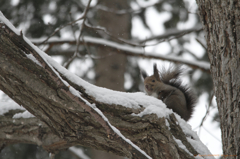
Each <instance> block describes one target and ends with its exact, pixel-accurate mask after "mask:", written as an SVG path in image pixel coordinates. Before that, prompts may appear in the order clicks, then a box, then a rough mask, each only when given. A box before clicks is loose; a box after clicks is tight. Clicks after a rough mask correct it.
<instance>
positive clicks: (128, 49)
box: [31, 36, 210, 72]
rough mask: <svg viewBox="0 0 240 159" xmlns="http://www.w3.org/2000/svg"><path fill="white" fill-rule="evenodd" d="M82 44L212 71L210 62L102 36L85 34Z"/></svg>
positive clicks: (53, 40) (53, 41) (54, 40)
mask: <svg viewBox="0 0 240 159" xmlns="http://www.w3.org/2000/svg"><path fill="white" fill-rule="evenodd" d="M31 41H32V42H33V43H34V44H36V45H39V44H41V41H42V40H41V39H31ZM64 43H69V44H76V41H75V40H74V39H59V38H51V39H49V40H48V41H47V42H46V43H45V44H50V45H59V44H64ZM80 43H81V44H84V43H86V44H88V45H94V46H96V45H99V46H104V47H110V48H113V49H117V50H121V51H119V52H117V53H120V54H125V55H128V56H134V57H142V58H149V59H159V60H167V61H170V62H173V63H181V64H186V65H188V66H190V67H192V68H194V69H201V70H203V71H206V72H210V64H209V63H208V62H205V61H190V60H186V59H183V58H180V57H176V56H166V55H160V54H159V53H158V52H146V51H144V50H143V49H142V48H140V47H133V46H130V45H126V44H119V43H116V42H112V41H109V40H105V39H102V38H96V37H89V36H83V38H82V39H80Z"/></svg>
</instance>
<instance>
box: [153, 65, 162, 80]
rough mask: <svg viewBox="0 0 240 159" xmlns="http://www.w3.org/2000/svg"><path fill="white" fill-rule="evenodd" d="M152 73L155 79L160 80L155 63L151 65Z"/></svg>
mask: <svg viewBox="0 0 240 159" xmlns="http://www.w3.org/2000/svg"><path fill="white" fill-rule="evenodd" d="M153 73H154V77H155V78H156V80H157V81H161V80H160V76H159V73H158V69H157V64H154V65H153Z"/></svg>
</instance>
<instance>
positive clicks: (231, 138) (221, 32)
mask: <svg viewBox="0 0 240 159" xmlns="http://www.w3.org/2000/svg"><path fill="white" fill-rule="evenodd" d="M197 3H198V6H199V13H200V17H201V20H202V24H203V26H204V31H205V38H206V41H207V46H208V56H209V60H210V63H211V74H212V78H213V82H214V88H215V95H216V97H217V105H218V110H219V116H220V123H221V131H222V144H223V155H224V156H225V157H226V158H231V159H232V158H240V124H239V121H240V111H239V109H240V2H239V1H238V0H221V1H215V0H213V1H212V0H197Z"/></svg>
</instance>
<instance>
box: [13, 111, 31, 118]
mask: <svg viewBox="0 0 240 159" xmlns="http://www.w3.org/2000/svg"><path fill="white" fill-rule="evenodd" d="M33 117H35V116H34V115H32V114H31V113H29V111H27V110H26V111H24V112H23V113H17V114H15V115H14V116H13V118H33Z"/></svg>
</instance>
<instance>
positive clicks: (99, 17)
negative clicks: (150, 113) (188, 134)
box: [0, 0, 220, 159]
mask: <svg viewBox="0 0 240 159" xmlns="http://www.w3.org/2000/svg"><path fill="white" fill-rule="evenodd" d="M89 2H91V3H90V6H89V8H88V10H87V11H88V12H87V14H86V16H85V17H84V18H83V19H81V20H77V19H78V18H79V17H81V15H82V14H84V10H85V9H86V6H87V5H88V3H89ZM0 10H1V12H2V13H3V14H4V15H5V16H6V18H8V19H9V20H10V21H11V22H12V23H13V25H14V26H15V27H17V28H19V29H21V30H23V33H24V34H25V35H26V36H27V37H28V38H30V39H32V41H33V42H35V44H36V45H38V46H39V47H40V49H42V50H43V51H45V52H46V53H48V54H49V55H50V56H52V57H53V58H54V59H55V60H56V61H58V62H59V63H61V64H62V65H63V66H65V67H66V68H67V69H69V70H71V71H72V72H74V73H75V74H77V75H79V76H80V77H81V78H83V79H85V80H86V81H89V82H91V83H93V84H95V85H98V86H102V87H106V88H110V89H114V90H118V91H126V92H137V91H143V84H142V79H141V76H140V70H141V69H144V70H147V72H148V73H152V72H151V71H152V65H153V63H157V64H158V65H168V62H169V61H168V62H163V61H160V60H157V59H154V58H150V59H149V58H139V57H137V56H134V55H133V56H128V55H127V54H125V51H123V50H121V49H114V48H113V47H109V46H107V45H105V46H104V45H97V44H94V43H89V42H85V41H84V40H83V37H86V36H87V37H92V38H95V39H96V38H98V39H104V40H107V41H111V42H115V43H117V44H120V45H121V46H125V45H126V46H131V47H135V48H140V49H142V50H144V51H145V52H146V55H148V53H149V52H152V53H155V54H156V55H164V56H165V57H169V56H171V57H177V58H181V59H187V60H189V61H205V62H208V57H207V52H206V46H205V40H204V37H203V32H202V29H201V24H200V22H199V18H198V15H197V7H196V4H195V2H192V1H191V0H189V1H187V0H170V1H169V0H111V1H109V0H92V1H88V0H68V1H65V0H41V1H31V0H1V1H0ZM52 37H55V38H54V39H57V40H54V39H53V38H52ZM48 38H50V40H51V41H52V43H50V40H47V41H46V39H48ZM51 38H52V39H51ZM59 39H61V40H62V41H60V40H59ZM64 40H65V41H64ZM170 62H171V61H170ZM179 63H181V62H179ZM184 68H186V70H187V73H185V74H184V80H185V81H187V82H185V83H191V85H192V86H193V87H194V90H196V93H197V95H198V96H199V97H200V96H201V95H202V94H205V97H206V99H207V100H205V101H203V102H205V104H204V105H205V106H206V109H205V108H204V109H205V110H206V115H205V116H202V119H200V120H201V122H200V123H195V122H194V123H195V125H194V126H193V128H195V129H196V130H199V133H200V130H201V127H202V126H203V123H204V120H205V119H206V117H207V115H208V114H209V113H210V111H211V110H212V109H213V108H215V109H216V105H215V104H214V103H212V100H213V97H214V94H213V89H212V88H213V85H212V80H211V76H210V74H209V73H208V72H206V71H202V70H200V69H198V68H196V69H191V68H190V67H188V65H184ZM2 96H3V97H1V98H2V100H3V98H6V97H4V95H2ZM200 102H201V103H202V101H200ZM202 107H203V106H202ZM214 114H215V115H214V118H213V119H214V120H215V121H218V117H217V113H216V112H215V113H214ZM219 144H220V143H219ZM84 151H85V153H86V154H87V155H89V156H90V158H93V159H95V158H98V159H99V158H100V156H102V157H103V158H105V159H106V158H107V156H108V158H113V156H109V155H107V156H104V155H105V154H104V155H103V154H101V155H99V153H102V152H98V151H95V150H89V149H87V148H84ZM71 154H72V153H71V152H68V151H66V152H61V153H59V154H58V155H57V156H56V158H60V159H63V158H72V159H74V158H76V156H75V155H71ZM0 158H6V159H7V158H18V159H26V158H48V155H47V153H46V152H45V151H44V150H43V149H42V148H40V147H38V146H35V145H27V144H17V145H11V146H8V147H6V148H4V149H3V150H2V151H1V153H0ZM115 158H116V156H115ZM119 158H120V157H119Z"/></svg>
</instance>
